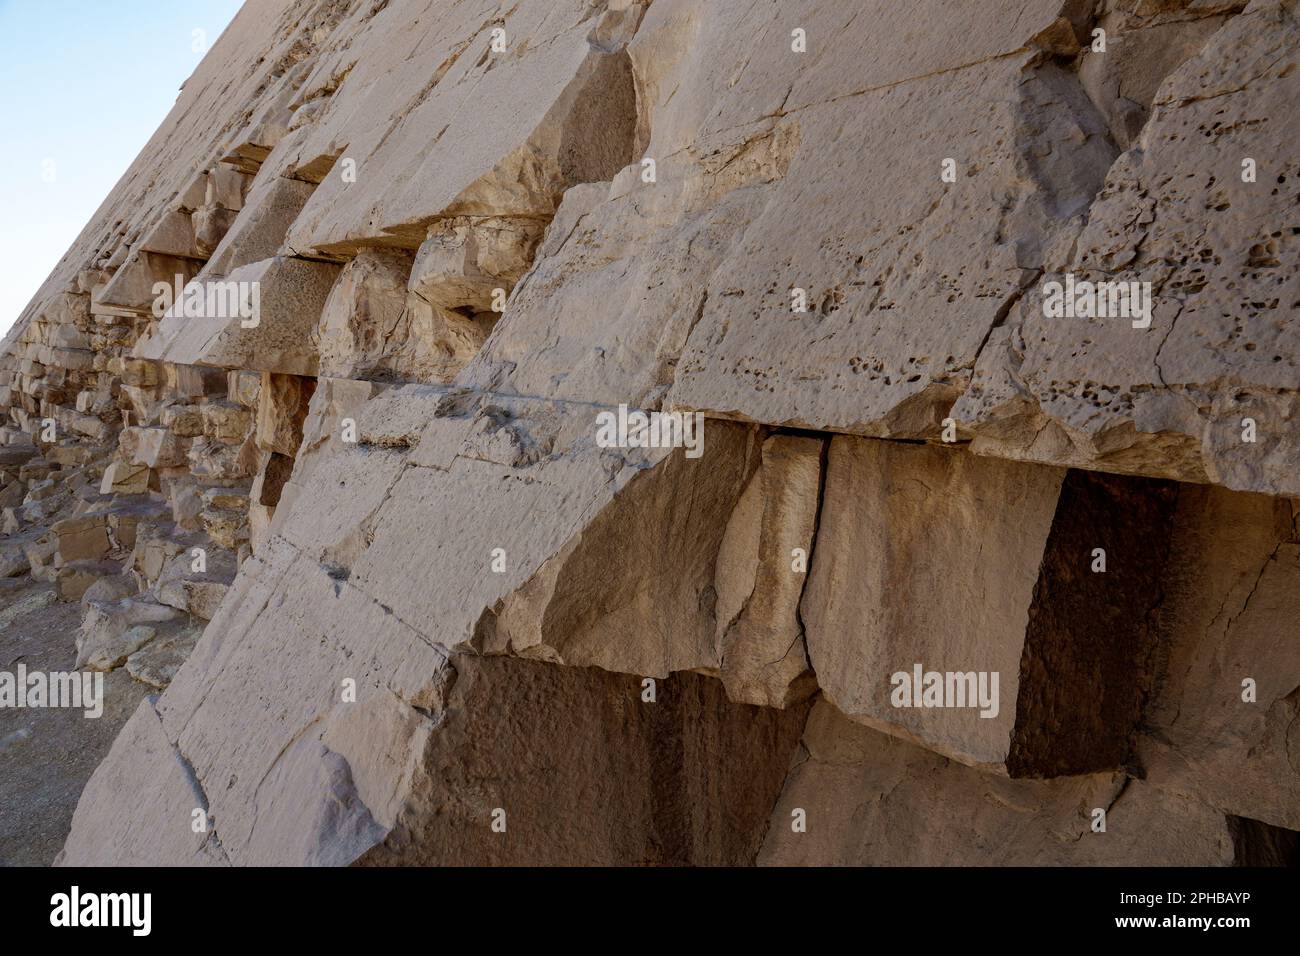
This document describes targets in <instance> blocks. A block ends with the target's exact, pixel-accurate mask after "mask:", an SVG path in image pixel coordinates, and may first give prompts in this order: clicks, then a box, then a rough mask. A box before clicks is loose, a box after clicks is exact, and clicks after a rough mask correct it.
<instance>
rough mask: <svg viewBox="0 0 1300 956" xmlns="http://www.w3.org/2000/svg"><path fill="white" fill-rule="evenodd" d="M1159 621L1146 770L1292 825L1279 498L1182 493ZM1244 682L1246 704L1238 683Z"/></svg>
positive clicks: (1293, 693) (1293, 613) (1291, 600)
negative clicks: (1158, 662)
mask: <svg viewBox="0 0 1300 956" xmlns="http://www.w3.org/2000/svg"><path fill="white" fill-rule="evenodd" d="M1179 517H1180V520H1179V521H1178V523H1177V525H1176V530H1175V533H1174V537H1173V540H1172V542H1171V556H1170V561H1169V565H1168V567H1169V570H1168V572H1167V577H1166V580H1165V582H1164V589H1165V595H1166V597H1165V600H1164V602H1163V604H1162V607H1161V618H1160V620H1159V628H1160V630H1161V632H1162V636H1163V637H1164V641H1163V642H1162V644H1161V646H1160V653H1161V657H1162V661H1161V665H1160V668H1159V677H1158V685H1157V686H1158V693H1156V694H1155V695H1154V697H1153V699H1152V704H1151V706H1150V707H1149V708H1148V710H1147V715H1146V719H1145V721H1144V728H1143V734H1142V735H1141V736H1140V737H1139V738H1138V744H1137V750H1138V755H1139V757H1140V759H1141V761H1142V763H1143V765H1144V766H1145V767H1146V769H1147V774H1148V778H1149V779H1150V780H1152V781H1153V782H1156V783H1159V784H1160V785H1161V786H1163V787H1167V788H1170V789H1174V790H1177V791H1179V792H1182V793H1187V794H1190V795H1195V796H1197V797H1198V798H1200V799H1202V800H1204V801H1206V802H1207V803H1210V804H1211V805H1213V806H1216V807H1219V808H1220V809H1222V810H1224V811H1225V812H1227V813H1230V814H1233V815H1235V816H1241V817H1246V818H1250V819H1253V820H1258V821H1262V822H1263V823H1267V824H1271V825H1273V826H1278V827H1285V828H1287V829H1289V830H1300V757H1298V756H1297V755H1298V754H1300V746H1298V745H1300V739H1298V738H1297V734H1300V723H1297V720H1296V715H1297V707H1298V706H1300V693H1297V691H1300V648H1298V643H1300V642H1298V640H1297V639H1298V638H1300V613H1297V611H1298V609H1297V607H1296V602H1297V599H1300V588H1298V585H1300V536H1298V535H1297V533H1296V527H1295V524H1294V519H1293V511H1292V508H1291V506H1290V503H1289V502H1286V501H1279V500H1277V499H1273V498H1268V497H1266V496H1264V495H1254V494H1233V493H1229V492H1225V491H1222V490H1220V489H1210V488H1190V487H1186V488H1184V489H1183V491H1182V493H1181V494H1180V497H1179ZM1247 681H1250V682H1251V685H1250V686H1251V689H1253V691H1254V694H1253V700H1250V701H1248V700H1247V699H1245V698H1246V697H1247V687H1246V686H1245V682H1247Z"/></svg>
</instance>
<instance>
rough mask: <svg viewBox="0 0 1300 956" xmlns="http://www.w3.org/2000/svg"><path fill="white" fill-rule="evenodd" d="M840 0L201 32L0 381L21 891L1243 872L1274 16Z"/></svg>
mask: <svg viewBox="0 0 1300 956" xmlns="http://www.w3.org/2000/svg"><path fill="white" fill-rule="evenodd" d="M859 6H861V5H854V4H820V5H817V4H802V5H799V4H796V5H793V6H791V5H789V4H768V5H763V4H758V5H755V4H745V3H739V2H731V0H718V2H710V3H707V4H702V3H696V2H690V0H654V2H653V3H651V2H648V0H560V2H554V0H525V2H523V3H512V4H504V3H503V4H500V5H499V6H498V5H494V4H492V3H488V4H487V5H486V6H485V7H484V8H483V9H481V10H479V9H474V10H471V9H470V8H469V7H467V6H466V5H464V4H445V3H438V2H435V0H416V2H412V3H405V4H383V3H373V2H370V0H276V2H274V3H271V4H269V5H263V7H264V8H263V9H262V10H260V11H259V13H258V14H257V15H256V16H254V15H253V14H252V13H250V12H249V11H248V10H245V11H244V12H243V13H241V14H240V16H238V17H237V18H236V20H235V21H234V23H233V24H232V25H231V28H230V30H228V31H227V33H226V34H225V35H224V36H223V37H222V39H221V41H220V42H219V43H218V45H217V47H216V49H215V50H214V51H213V55H212V56H211V57H209V58H208V59H206V60H205V61H204V63H203V65H202V66H200V68H199V70H198V72H197V73H196V75H195V77H194V78H193V79H192V80H191V81H190V83H188V84H187V85H186V87H185V90H184V91H183V93H182V96H181V99H180V101H179V102H178V105H177V107H176V110H175V112H174V113H173V115H172V116H171V117H169V119H168V121H167V122H166V123H165V124H164V126H163V128H162V129H161V130H160V131H159V133H158V134H157V135H156V136H155V138H154V140H153V141H151V143H150V144H149V146H148V147H147V148H146V150H145V153H144V154H142V157H141V159H140V160H139V161H137V163H136V165H135V166H133V167H132V170H131V171H129V172H128V174H127V176H126V177H125V178H124V179H123V181H122V183H121V184H120V185H119V186H118V188H117V189H116V190H115V191H114V193H113V194H112V195H111V196H110V197H109V201H108V202H107V203H106V204H105V207H104V208H103V209H102V210H101V212H100V213H98V214H97V216H96V219H95V220H94V221H93V222H92V223H91V224H90V225H89V226H88V227H87V229H86V231H85V232H84V233H83V235H82V236H81V237H80V238H79V239H78V240H77V243H76V244H74V246H73V248H72V250H71V251H70V253H69V255H68V256H67V257H65V259H64V261H63V262H62V263H61V264H60V266H59V268H58V269H56V271H55V273H54V274H53V275H52V276H51V277H50V279H49V281H48V282H47V283H46V285H45V286H44V287H43V288H42V290H41V292H40V294H38V296H37V298H36V299H35V300H34V301H33V303H32V305H31V306H30V307H29V308H28V310H27V311H26V312H25V313H24V315H23V317H22V318H21V320H20V322H19V323H18V325H17V326H15V330H14V331H13V332H12V333H11V334H10V335H9V336H7V337H6V339H5V342H4V349H3V358H0V407H3V408H4V410H5V411H6V415H7V417H6V418H5V421H6V423H7V424H6V425H5V426H4V427H3V429H0V480H2V486H0V503H2V504H3V508H4V512H3V530H4V533H5V534H6V535H7V536H10V537H12V538H13V539H14V540H13V542H12V543H10V542H6V547H5V550H4V552H3V553H4V555H5V556H6V557H5V562H6V563H5V564H4V567H5V569H6V570H7V571H8V572H9V573H11V574H13V575H16V576H19V577H21V576H22V575H26V574H31V575H32V576H33V577H39V578H40V579H41V580H48V581H50V582H51V583H53V584H54V585H55V590H54V594H55V596H57V595H59V594H64V595H65V596H66V597H70V596H71V595H72V594H73V593H74V592H78V591H79V590H81V591H84V592H85V597H86V599H85V600H84V601H83V604H84V606H85V623H84V624H83V629H82V632H81V634H82V640H81V645H82V646H81V647H80V650H81V651H82V656H83V659H84V661H85V662H86V663H88V664H89V666H94V667H101V668H107V669H125V670H126V671H127V673H129V674H130V675H132V677H134V679H136V680H137V681H141V682H144V683H147V684H149V685H150V687H152V688H154V689H156V690H160V691H161V693H160V694H159V695H158V696H157V697H156V698H153V699H150V700H148V701H146V702H145V703H144V704H141V705H140V708H139V710H137V711H136V712H135V714H134V716H133V717H131V719H130V721H129V723H127V724H126V725H125V727H124V728H123V730H122V733H121V735H120V737H119V739H118V741H117V743H116V745H115V746H114V747H113V749H112V750H111V752H110V753H109V754H108V756H107V757H106V758H105V760H104V762H103V764H102V765H101V766H100V768H99V770H98V771H97V772H96V773H95V775H94V777H93V778H92V779H91V780H90V781H89V783H88V784H87V786H86V790H85V793H84V794H83V797H82V800H81V804H80V806H79V807H78V809H77V812H76V814H75V816H74V818H73V825H72V831H71V833H70V834H69V837H68V840H67V844H66V848H65V851H64V854H63V857H62V859H63V861H64V862H66V863H102V864H116V863H148V862H157V863H186V864H235V865H242V864H291V863H292V864H320V865H343V864H350V863H355V862H361V863H365V864H375V865H384V864H401V863H408V864H410V863H514V864H540V863H608V864H627V863H638V864H639V863H647V864H683V863H699V864H705V863H708V864H713V863H727V864H748V863H753V862H759V863H775V864H784V863H801V864H862V863H875V864H988V863H994V864H998V863H1001V864H1088V865H1093V864H1097V865H1107V864H1158V863H1171V864H1224V865H1227V864H1232V863H1240V862H1267V863H1278V862H1284V861H1285V858H1286V856H1287V854H1288V853H1291V852H1293V847H1294V844H1295V842H1296V840H1295V833H1294V831H1297V830H1300V816H1297V813H1296V809H1295V808H1296V806H1297V805H1300V801H1298V800H1297V797H1298V796H1300V792H1298V788H1300V760H1297V757H1296V754H1297V753H1300V743H1297V731H1296V727H1300V719H1297V711H1298V708H1300V698H1298V697H1297V695H1298V694H1300V661H1297V659H1296V656H1295V649H1296V648H1297V647H1300V630H1297V628H1298V627H1300V625H1297V620H1300V614H1298V613H1297V612H1300V608H1297V607H1295V600H1296V598H1295V595H1296V594H1297V593H1300V592H1298V591H1297V588H1296V583H1297V580H1300V563H1298V562H1300V550H1298V549H1300V533H1298V524H1297V514H1298V513H1300V511H1298V509H1297V505H1296V504H1295V501H1294V500H1293V497H1290V496H1296V495H1300V484H1297V482H1296V478H1295V476H1296V474H1297V473H1300V471H1298V470H1297V468H1296V460H1297V456H1296V439H1295V412H1296V407H1295V406H1296V403H1297V401H1300V399H1298V398H1297V393H1298V392H1300V377H1298V376H1297V372H1296V368H1295V363H1296V356H1295V354H1294V353H1295V351H1296V344H1297V343H1296V335H1297V332H1296V329H1297V325H1296V323H1295V321H1294V314H1293V313H1294V309H1295V300H1296V298H1297V295H1296V294H1295V293H1296V289H1295V288H1294V286H1295V281H1296V280H1295V272H1296V270H1295V268H1294V266H1295V261H1294V260H1295V241H1294V239H1295V237H1294V236H1293V235H1292V232H1293V229H1292V223H1291V221H1290V219H1289V218H1288V217H1289V216H1291V214H1292V209H1293V207H1294V200H1295V188H1294V186H1295V184H1294V179H1295V177H1296V176H1297V174H1300V171H1298V170H1297V169H1296V168H1295V163H1294V159H1293V157H1292V156H1291V149H1290V144H1292V143H1293V142H1295V140H1296V138H1297V132H1300V131H1298V130H1297V129H1296V115H1297V113H1296V110H1295V102H1296V99H1297V97H1298V96H1300V89H1297V86H1296V84H1297V83H1298V82H1300V80H1298V79H1297V74H1298V73H1300V69H1298V67H1300V63H1298V62H1297V60H1298V59H1300V28H1298V27H1297V24H1296V20H1295V12H1294V7H1293V5H1289V4H1286V3H1281V2H1277V0H1254V2H1251V3H1249V4H1246V3H1210V4H1206V3H1188V2H1181V0H1170V2H1164V3H1155V4H1153V3H1136V2H1129V0H1107V2H1097V3H1074V2H1068V3H1067V2H1063V0H996V2H989V0H961V2H955V3H954V2H943V3H940V2H938V0H933V2H929V0H927V2H919V3H912V4H876V5H866V6H862V8H861V9H859ZM417 24H418V29H417V28H415V25H417ZM1098 31H1100V32H1101V33H1102V34H1103V35H1104V37H1105V38H1106V40H1107V41H1108V42H1107V43H1104V44H1103V45H1102V46H1099V45H1098V40H1097V37H1098ZM1247 161H1249V162H1247ZM1054 282H1056V283H1061V284H1063V285H1064V284H1065V283H1067V282H1069V283H1082V282H1090V283H1099V282H1111V283H1138V284H1139V285H1138V287H1137V288H1138V292H1137V293H1135V296H1136V297H1135V298H1133V299H1131V300H1128V299H1126V300H1124V303H1123V304H1126V305H1125V307H1126V308H1127V307H1128V306H1130V305H1131V306H1134V307H1135V308H1137V309H1138V312H1137V313H1135V314H1132V315H1130V314H1107V315H1106V316H1105V317H1101V316H1098V315H1096V314H1095V313H1091V314H1087V315H1085V314H1076V315H1074V316H1073V317H1068V316H1066V315H1063V314H1062V315H1057V314H1055V313H1053V312H1052V305H1051V302H1052V295H1053V292H1052V289H1053V286H1052V285H1051V284H1052V283H1054ZM1141 283H1150V285H1149V287H1142V286H1141V285H1140V284H1141ZM160 284H161V285H163V286H166V287H168V288H169V289H170V290H171V292H170V293H169V294H170V295H171V296H172V297H173V298H174V301H168V300H167V296H166V295H164V296H162V297H161V299H160V295H159V292H158V286H159V285H160ZM1074 287H1075V286H1073V285H1072V286H1071V288H1074ZM1125 288H1128V286H1125ZM1144 288H1145V289H1146V292H1149V294H1150V298H1149V299H1146V298H1144V297H1143V296H1144V295H1145V294H1146V293H1145V292H1143V291H1142V290H1143V289H1144ZM187 289H196V290H198V291H199V292H203V293H205V294H204V295H198V293H195V294H194V297H193V298H192V300H187V299H186V298H185V292H186V290H187ZM210 289H211V290H218V291H220V292H221V294H222V295H224V296H226V298H218V299H209V298H207V297H206V290H210ZM254 290H255V294H254ZM1094 291H1096V290H1095V289H1094ZM230 296H234V298H230ZM1103 299H1104V295H1103ZM1079 301H1080V302H1082V301H1083V300H1079ZM1115 301H1116V304H1117V306H1118V305H1119V304H1122V303H1120V301H1119V300H1118V299H1116V300H1115ZM210 303H215V305H216V306H217V308H215V310H214V309H211V308H208V306H209V304H210ZM1071 303H1072V304H1071V309H1072V310H1073V307H1074V304H1075V303H1074V300H1073V299H1072V300H1071ZM1148 307H1149V308H1148ZM10 544H11V545H12V546H9V545H10ZM205 622H206V626H205ZM200 629H203V630H202V636H201V637H197V634H198V632H199V630H200ZM195 808H200V809H202V810H203V811H204V814H205V818H206V820H207V821H208V830H207V831H206V832H205V833H202V834H196V833H194V832H193V831H192V830H191V828H190V825H189V824H190V821H191V815H192V813H193V811H194V810H195ZM1097 812H1102V813H1103V815H1104V819H1105V820H1106V827H1105V829H1104V830H1101V829H1097V828H1096V826H1095V824H1096V820H1097V817H1096V816H1095V814H1096V813H1097ZM801 821H802V822H801Z"/></svg>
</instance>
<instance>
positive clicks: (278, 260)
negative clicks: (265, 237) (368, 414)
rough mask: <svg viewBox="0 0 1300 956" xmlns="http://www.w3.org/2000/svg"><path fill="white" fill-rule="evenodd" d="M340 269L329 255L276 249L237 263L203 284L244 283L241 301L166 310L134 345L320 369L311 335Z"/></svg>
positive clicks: (292, 370)
mask: <svg viewBox="0 0 1300 956" xmlns="http://www.w3.org/2000/svg"><path fill="white" fill-rule="evenodd" d="M337 272H338V267H337V266H332V265H329V264H327V263H323V262H308V261H306V260H303V259H292V258H285V257H280V256H276V257H273V258H270V259H263V260H260V261H258V262H254V263H251V264H248V265H244V266H240V267H239V268H237V269H235V270H233V271H232V272H230V274H229V275H227V276H225V277H224V278H222V279H217V278H212V279H208V280H204V286H203V287H204V288H205V289H215V288H217V284H218V283H224V284H226V285H227V287H229V284H230V283H239V284H245V285H243V286H242V287H241V286H239V285H236V286H234V287H233V288H234V289H235V293H234V294H235V295H237V296H240V297H241V298H239V299H237V301H238V302H239V303H242V304H239V305H236V306H235V307H233V308H232V307H228V306H229V300H228V299H223V302H224V303H225V305H222V306H220V307H218V308H217V309H216V310H215V312H214V314H207V313H206V311H205V314H204V315H202V316H200V317H190V318H187V317H182V316H181V315H178V314H172V313H171V312H169V314H168V315H167V316H166V317H164V318H163V320H162V321H161V322H160V323H159V325H158V330H157V332H156V333H155V334H154V335H153V336H151V337H150V338H147V339H144V340H142V341H141V342H140V343H139V344H138V345H137V346H136V348H135V355H136V356H137V357H139V358H151V359H164V360H166V361H168V362H178V363H181V364H184V365H213V366H217V367H219V368H228V369H258V370H261V371H271V372H281V373H285V374H290V375H315V374H316V367H317V363H318V360H317V354H316V351H315V349H313V348H311V347H310V343H309V341H308V340H309V338H310V334H311V331H312V329H314V328H315V326H316V322H317V319H318V317H319V316H320V312H321V309H322V307H323V306H324V304H325V299H326V296H328V294H329V290H330V286H331V285H332V284H333V282H334V276H335V274H336V273H337ZM254 284H255V285H254ZM253 288H256V289H257V290H258V292H257V294H256V296H255V297H254V296H253V294H252V292H251V291H248V292H246V291H245V290H252V289H253ZM254 303H255V304H256V309H254V308H253V305H254ZM254 312H256V314H253V313H254Z"/></svg>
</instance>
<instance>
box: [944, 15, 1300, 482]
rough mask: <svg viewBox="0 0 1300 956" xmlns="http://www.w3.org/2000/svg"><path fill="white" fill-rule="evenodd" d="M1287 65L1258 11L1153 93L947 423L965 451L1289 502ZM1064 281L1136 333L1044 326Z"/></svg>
mask: <svg viewBox="0 0 1300 956" xmlns="http://www.w3.org/2000/svg"><path fill="white" fill-rule="evenodd" d="M1298 46H1300V25H1297V23H1296V21H1295V18H1294V16H1293V15H1292V12H1291V11H1290V10H1289V8H1288V5H1286V4H1279V3H1277V2H1274V0H1261V2H1256V3H1252V4H1251V5H1250V6H1249V7H1248V8H1247V9H1246V11H1245V12H1243V13H1241V14H1240V15H1237V16H1234V17H1232V18H1230V19H1229V20H1228V21H1227V22H1226V24H1225V25H1224V26H1223V28H1222V29H1221V30H1219V31H1218V32H1217V33H1215V34H1214V35H1212V36H1211V37H1209V38H1208V40H1206V41H1205V42H1204V45H1203V47H1202V48H1201V49H1200V52H1199V53H1198V54H1197V55H1196V56H1193V57H1191V58H1190V59H1188V60H1187V61H1186V62H1184V63H1183V64H1182V66H1181V67H1179V68H1178V69H1176V70H1174V72H1173V73H1172V74H1171V75H1170V76H1169V77H1168V78H1167V79H1166V80H1165V81H1164V83H1163V85H1161V87H1160V89H1159V92H1158V93H1157V95H1156V97H1155V99H1154V101H1153V109H1152V114H1151V118H1150V120H1149V121H1148V123H1147V125H1146V127H1145V128H1144V129H1143V131H1142V134H1141V137H1140V140H1139V146H1140V148H1136V149H1131V150H1129V151H1128V152H1126V153H1124V154H1123V155H1122V156H1120V157H1119V158H1118V159H1117V160H1116V162H1115V164H1114V166H1113V168H1112V169H1111V170H1110V171H1109V174H1108V175H1107V177H1106V179H1105V182H1104V184H1103V188H1102V189H1101V190H1100V191H1099V193H1098V195H1097V196H1096V199H1095V201H1094V202H1093V203H1092V204H1091V208H1090V209H1089V211H1088V216H1087V223H1086V225H1085V226H1083V227H1082V231H1081V232H1080V233H1079V235H1078V236H1077V240H1076V241H1072V242H1070V243H1068V244H1065V245H1064V249H1063V252H1062V253H1061V255H1059V256H1058V257H1056V261H1054V262H1049V263H1046V266H1047V272H1048V273H1049V274H1047V275H1044V276H1043V277H1042V279H1041V280H1040V282H1035V283H1034V285H1033V287H1032V288H1031V289H1030V292H1029V294H1027V295H1026V296H1025V299H1024V300H1023V301H1022V302H1021V303H1019V305H1018V306H1017V307H1015V308H1013V309H1012V310H1011V311H1010V312H1009V313H1008V315H1007V317H1006V325H1005V332H1004V333H1003V336H1002V337H1001V338H1000V339H999V340H997V341H995V339H994V337H993V336H990V340H989V345H988V347H987V348H986V349H985V350H984V351H983V353H982V354H981V356H980V360H979V362H978V363H977V364H976V366H975V370H974V372H975V374H974V377H973V380H972V384H971V387H970V389H969V390H968V391H967V393H966V394H965V395H963V397H962V399H961V400H960V401H959V402H958V403H957V405H956V406H955V408H954V409H953V412H952V414H953V417H955V418H956V419H958V420H959V421H960V422H962V423H963V424H965V425H967V426H969V427H970V428H971V430H972V432H974V434H975V445H976V450H977V451H980V452H982V453H987V454H996V455H1000V456H1004V457H1013V458H1021V459H1026V460H1032V461H1047V462H1052V463H1056V464H1068V465H1082V466H1087V467H1100V468H1105V469H1107V470H1112V471H1122V472H1127V473H1139V474H1153V475H1168V476H1170V477H1175V478H1180V479H1183V480H1188V481H1196V482H1202V481H1210V482H1214V483H1216V484H1222V485H1224V486H1226V487H1229V488H1235V489H1239V490H1244V491H1258V492H1265V493H1269V494H1283V495H1294V494H1297V493H1300V479H1297V475H1300V468H1297V463H1300V445H1298V444H1297V441H1296V431H1295V427H1294V422H1295V416H1296V414H1297V410H1300V395H1297V390H1296V383H1297V381H1300V376H1298V375H1297V368H1298V367H1300V329H1298V327H1297V325H1296V323H1295V322H1293V321H1290V320H1289V315H1288V314H1287V310H1288V309H1289V308H1290V307H1291V304H1293V303H1295V302H1296V301H1297V299H1298V298H1300V296H1298V295H1297V292H1298V290H1300V278H1297V277H1298V276H1300V269H1297V265H1298V264H1300V258H1298V257H1300V244H1297V243H1296V242H1294V241H1292V240H1291V234H1290V228H1291V219H1292V218H1293V217H1292V215H1291V205H1292V203H1291V198H1293V197H1290V196H1289V194H1288V192H1287V190H1288V189H1289V188H1290V181H1291V180H1293V179H1294V177H1295V176H1296V174H1297V171H1298V170H1300V165H1298V164H1297V162H1296V160H1295V156H1294V150H1293V149H1292V148H1291V144H1292V143H1294V142H1295V140H1296V139H1297V137H1300V114H1298V113H1297V111H1296V110H1295V109H1294V108H1293V107H1292V104H1293V103H1294V102H1295V100H1296V98H1297V97H1300V72H1297V71H1296V70H1294V69H1291V67H1290V61H1291V60H1293V59H1294V51H1295V50H1296V48H1297V47H1298ZM1104 56H1105V57H1109V56H1110V54H1105V55H1104ZM1120 56H1124V54H1122V53H1121V54H1120ZM1229 157H1231V161H1229ZM1248 161H1249V162H1248ZM1252 170H1253V172H1252ZM1064 274H1073V275H1074V276H1075V278H1076V280H1077V281H1080V282H1082V281H1093V280H1096V281H1107V282H1113V283H1129V282H1133V283H1138V284H1139V285H1138V290H1139V293H1140V296H1141V297H1144V298H1146V299H1147V300H1148V302H1147V305H1148V306H1149V309H1148V310H1147V314H1146V315H1145V317H1137V318H1136V319H1131V318H1130V317H1129V316H1119V317H1115V318H1083V317H1079V318H1055V317H1052V316H1050V315H1048V314H1045V309H1044V303H1043V295H1042V292H1043V289H1042V286H1041V283H1042V282H1046V281H1048V280H1054V281H1058V282H1059V281H1061V280H1062V278H1063V275H1064ZM1143 283H1145V284H1146V285H1145V287H1144V286H1143V285H1142V284H1143ZM1112 288H1113V287H1112ZM1144 288H1145V292H1144V293H1143V291H1142V290H1143V289H1144ZM1134 321H1136V322H1138V324H1139V327H1134ZM1143 323H1145V325H1143ZM1001 331H1002V330H995V332H1001ZM1227 383H1231V384H1230V385H1229V384H1227ZM1246 419H1251V420H1252V422H1253V425H1252V426H1251V428H1252V431H1253V434H1252V436H1251V438H1252V439H1253V440H1247V439H1246V437H1245V432H1244V431H1243V429H1244V428H1245V427H1246V422H1245V420H1246ZM986 429H987V434H986V433H985V430H986Z"/></svg>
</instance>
